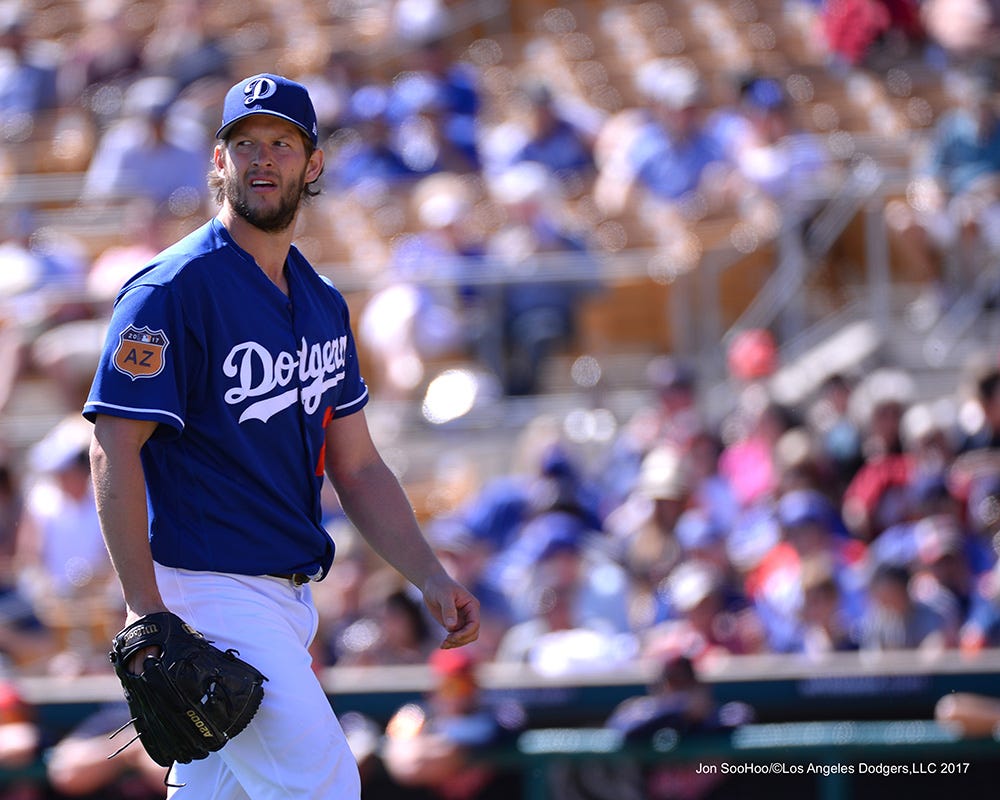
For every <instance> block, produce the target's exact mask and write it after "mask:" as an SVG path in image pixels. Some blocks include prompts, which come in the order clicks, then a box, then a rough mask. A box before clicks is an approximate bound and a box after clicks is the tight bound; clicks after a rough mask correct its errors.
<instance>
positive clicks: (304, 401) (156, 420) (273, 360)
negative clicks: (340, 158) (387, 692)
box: [84, 74, 479, 800]
mask: <svg viewBox="0 0 1000 800" xmlns="http://www.w3.org/2000/svg"><path fill="white" fill-rule="evenodd" d="M217 137H218V142H217V144H216V147H215V151H214V155H213V159H212V166H213V168H212V170H211V172H210V177H209V184H210V187H211V188H214V189H215V190H216V192H217V197H218V200H219V202H220V206H221V208H220V211H219V213H218V215H217V216H216V217H215V218H214V219H212V220H211V221H209V222H208V223H206V224H205V225H204V226H202V227H201V228H199V229H198V230H196V231H194V232H193V233H191V234H190V235H188V236H187V237H185V238H184V239H182V240H181V241H179V242H177V243H176V244H174V245H173V246H172V247H169V248H168V249H166V250H165V251H163V252H162V253H160V254H159V255H158V256H157V257H156V258H154V259H153V261H152V262H151V263H150V264H148V265H147V266H146V267H145V268H144V269H142V270H141V271H140V272H139V273H137V274H136V275H135V276H134V277H132V278H131V279H130V280H129V281H128V282H127V283H126V285H125V286H124V287H123V288H122V290H121V292H120V293H119V295H118V297H117V299H116V301H115V307H114V311H113V313H112V316H111V322H110V328H109V331H108V336H107V342H106V345H105V349H104V353H103V356H102V358H101V362H100V365H99V367H98V370H97V374H96V377H95V379H94V382H93V386H92V388H91V392H90V396H89V398H88V399H87V402H86V405H85V407H84V415H85V416H86V417H87V418H88V419H90V420H91V421H92V422H93V423H94V438H93V443H92V446H91V461H92V465H93V475H94V484H95V490H96V497H97V502H98V510H99V514H100V519H101V525H102V530H103V534H104V538H105V540H106V544H107V547H108V550H109V552H110V554H111V559H112V562H113V564H114V566H115V570H116V572H117V575H118V578H119V580H120V582H121V586H122V591H123V594H124V598H125V603H126V606H127V611H128V617H127V622H133V621H135V620H137V619H139V618H140V617H142V616H143V615H146V614H150V613H156V612H162V611H171V612H173V613H174V614H176V615H178V616H180V617H181V618H182V619H183V620H184V621H185V622H187V623H189V624H190V625H192V626H193V627H195V628H196V629H198V630H199V631H201V632H202V633H203V634H204V635H205V636H206V637H207V638H208V639H210V640H212V641H214V642H215V643H216V645H217V646H218V647H220V648H234V649H235V650H237V651H239V654H240V657H241V658H243V659H245V660H246V661H248V662H250V663H251V664H252V665H254V666H255V667H257V669H259V670H260V671H261V672H262V673H263V674H264V675H265V676H267V678H268V681H267V683H266V685H265V695H264V701H263V704H262V705H261V707H260V710H259V712H258V713H257V715H256V717H255V718H254V720H253V722H252V723H251V724H250V726H249V727H248V728H247V729H246V730H244V731H243V732H242V733H240V734H239V735H238V736H236V737H235V738H233V740H232V741H230V742H229V743H228V744H227V745H226V746H225V748H223V749H222V750H220V751H218V752H216V753H213V754H212V755H211V756H209V757H208V758H206V759H203V760H197V761H194V762H192V763H188V764H175V765H174V767H173V769H172V771H171V774H170V776H169V783H170V784H173V785H172V787H171V789H170V795H169V796H171V797H177V798H188V799H189V800H208V799H209V798H212V799H213V800H236V799H237V798H251V799H252V800H276V799H277V798H282V799H283V800H284V799H285V798H296V800H300V799H303V800H305V799H308V798H311V799H312V800H332V798H337V800H341V799H344V800H347V799H348V798H352V797H353V798H358V797H359V795H360V785H359V777H358V771H357V767H356V764H355V762H354V759H353V757H352V755H351V751H350V750H349V748H348V746H347V742H346V740H345V738H344V735H343V732H342V731H341V728H340V725H339V723H338V721H337V719H336V717H335V716H334V714H333V712H332V710H331V707H330V704H329V702H328V700H327V697H326V695H325V694H324V692H323V690H322V688H321V686H320V684H319V682H318V681H317V680H316V677H315V675H314V673H313V671H312V668H311V663H310V657H309V653H308V651H307V648H308V645H309V643H310V641H311V639H312V638H313V636H314V635H315V632H316V624H317V612H316V608H315V606H314V605H313V603H312V598H311V594H310V584H311V582H312V581H318V580H322V579H323V577H324V576H325V575H326V573H327V571H328V570H329V568H330V564H331V562H332V561H333V557H334V547H335V545H334V542H333V541H332V540H331V538H330V536H329V535H328V534H327V532H326V531H325V530H324V528H323V527H322V525H321V524H320V489H321V486H322V483H323V480H324V475H325V476H328V477H329V479H330V481H331V482H332V484H333V486H334V487H335V488H336V490H337V493H338V495H339V498H340V501H341V503H342V505H343V508H344V510H345V512H346V513H347V515H348V516H349V518H350V519H351V521H352V523H353V524H354V525H355V527H356V528H357V529H358V531H359V532H360V533H361V534H362V535H363V536H364V537H365V539H366V540H367V541H368V542H369V543H370V544H371V545H372V547H373V548H374V550H375V551H376V552H378V553H379V554H380V555H381V556H383V557H384V558H385V559H386V561H387V562H389V563H390V564H391V565H392V566H393V567H395V568H396V569H398V570H399V572H400V573H401V574H402V575H403V576H405V577H406V578H407V579H408V580H410V581H412V582H413V583H414V584H415V585H416V586H417V587H418V588H419V589H421V590H422V592H423V596H424V601H425V602H426V604H427V606H428V608H429V609H430V611H431V613H432V614H433V615H434V616H435V617H436V618H437V620H438V621H439V622H440V623H441V624H442V625H443V626H444V628H445V629H446V631H447V634H446V637H445V639H444V641H443V642H442V645H441V646H442V647H443V648H451V647H457V646H460V645H464V644H467V643H468V642H471V641H473V640H474V639H475V638H476V636H477V635H478V628H479V606H478V602H477V600H476V599H475V598H474V597H473V596H472V595H471V594H470V593H469V592H468V591H467V590H466V589H465V588H464V587H462V586H461V585H459V584H458V583H456V582H455V581H454V580H452V579H451V578H450V577H449V576H448V574H447V573H446V572H445V570H444V568H443V567H442V566H441V564H440V562H439V561H438V560H437V558H436V557H435V556H434V554H433V552H432V550H431V549H430V547H429V546H428V544H427V542H426V540H425V539H424V537H423V535H422V533H421V531H420V530H419V528H418V525H417V522H416V520H415V518H414V515H413V512H412V509H411V506H410V504H409V502H408V501H407V499H406V496H405V494H404V492H403V490H402V488H401V486H400V485H399V482H398V481H397V480H396V478H395V477H394V475H393V474H392V473H391V472H390V470H389V469H388V468H387V466H386V464H385V463H384V461H383V460H382V458H381V456H380V455H379V453H378V451H377V449H376V448H375V446H374V444H373V442H372V439H371V436H370V434H369V430H368V427H367V424H366V421H365V414H364V411H363V409H364V406H365V404H366V402H367V400H368V392H367V389H366V387H365V383H364V381H363V380H362V378H361V375H360V372H359V366H358V357H357V352H356V350H355V345H354V339H353V337H352V334H351V328H350V325H349V317H348V309H347V306H346V304H345V301H344V298H343V297H342V296H341V294H340V293H339V292H338V291H337V290H336V289H335V288H334V287H333V286H332V285H331V284H330V283H329V282H327V281H326V280H325V279H323V278H321V277H320V276H319V275H318V274H317V273H316V272H315V271H314V270H313V268H312V267H311V266H310V264H309V263H308V262H307V261H306V259H305V258H304V257H303V256H302V254H301V253H300V252H299V251H298V250H297V249H296V248H295V247H293V246H292V238H293V231H294V227H295V226H294V223H295V219H296V213H297V209H298V207H299V203H300V200H301V199H302V198H303V197H304V196H307V195H310V194H312V193H314V183H315V182H316V181H317V179H318V178H319V177H320V174H321V173H322V171H323V151H322V150H321V149H319V148H318V147H317V142H318V140H317V123H316V114H315V111H314V110H313V105H312V102H311V100H310V98H309V95H308V92H307V91H306V89H305V87H303V86H302V85H300V84H298V83H296V82H294V81H291V80H288V79H287V78H284V77H281V76H278V75H272V74H261V75H255V76H253V77H250V78H247V79H245V80H243V81H240V82H239V83H238V84H236V85H235V86H233V87H232V89H230V91H229V92H228V94H227V95H226V98H225V104H224V108H223V115H222V125H221V127H220V128H219V130H218V134H217ZM142 655H143V654H140V657H137V659H135V660H134V661H133V664H134V665H135V668H134V670H133V671H136V672H137V671H139V669H138V666H139V664H140V663H141V662H140V660H139V658H141V656H142Z"/></svg>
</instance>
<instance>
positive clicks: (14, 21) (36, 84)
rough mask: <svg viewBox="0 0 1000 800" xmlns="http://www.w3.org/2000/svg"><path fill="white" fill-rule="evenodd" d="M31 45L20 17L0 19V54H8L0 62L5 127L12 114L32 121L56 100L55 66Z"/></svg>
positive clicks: (56, 65)
mask: <svg viewBox="0 0 1000 800" xmlns="http://www.w3.org/2000/svg"><path fill="white" fill-rule="evenodd" d="M34 44H35V43H33V42H32V41H31V39H30V38H29V36H28V34H27V31H26V30H25V28H24V20H23V19H22V18H21V17H20V16H18V15H10V16H9V17H8V18H7V19H3V20H0V51H2V50H7V51H8V53H9V54H10V58H9V59H5V60H2V61H0V111H2V112H3V114H4V117H5V119H6V122H5V124H9V123H10V118H11V115H14V114H27V115H29V116H30V117H32V118H33V117H34V116H35V115H37V114H38V113H39V112H40V111H45V110H47V109H50V108H54V107H55V106H56V103H57V101H58V98H57V90H56V86H57V83H56V78H57V75H58V63H57V62H56V61H54V60H51V59H46V58H45V57H44V56H43V55H41V54H40V53H39V52H38V48H37V47H34V46H33V45H34Z"/></svg>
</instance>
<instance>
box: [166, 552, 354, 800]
mask: <svg viewBox="0 0 1000 800" xmlns="http://www.w3.org/2000/svg"><path fill="white" fill-rule="evenodd" d="M156 578H157V583H158V585H159V588H160V593H161V594H162V596H163V600H164V602H165V603H166V605H167V608H169V609H170V610H171V611H173V612H174V613H175V614H177V615H178V616H179V617H180V618H181V619H183V620H185V621H186V622H188V623H190V624H191V625H192V626H193V627H195V628H196V629H197V630H199V631H201V632H202V633H203V634H204V635H205V636H206V638H208V639H210V640H211V641H213V642H214V643H215V645H216V646H217V647H220V648H222V649H223V650H225V649H227V648H233V649H235V650H238V651H239V654H240V657H241V658H243V659H245V660H246V661H248V662H249V663H251V664H253V665H254V666H255V667H257V669H259V670H260V671H261V672H262V673H264V675H266V676H267V678H268V680H267V682H266V683H265V684H264V701H263V703H261V707H260V710H259V711H258V712H257V715H256V716H255V717H254V719H253V721H252V722H251V723H250V725H249V726H248V727H247V728H246V729H245V730H244V731H243V732H242V733H240V734H239V735H237V736H236V737H234V738H233V740H232V741H230V742H229V743H227V744H226V746H225V747H224V748H223V749H222V750H220V751H219V752H217V753H213V754H212V755H210V756H209V757H208V758H206V759H203V760H200V761H193V762H191V763H190V764H175V765H174V766H173V769H172V770H171V773H170V783H172V784H177V785H178V787H179V788H172V789H170V790H169V792H168V795H167V796H168V798H174V800H291V799H292V798H294V799H295V800H352V798H354V800H357V799H358V798H360V796H361V780H360V777H359V775H358V767H357V763H356V761H355V759H354V756H353V754H352V753H351V750H350V747H349V746H348V744H347V740H346V738H345V737H344V732H343V730H342V729H341V727H340V723H339V722H338V721H337V718H336V716H335V715H334V713H333V709H332V708H331V707H330V702H329V700H328V698H327V697H326V694H325V692H324V691H323V688H322V686H321V685H320V683H319V680H318V679H317V677H316V674H315V673H314V671H313V667H312V660H311V658H310V655H309V652H308V647H309V644H310V642H311V641H312V638H313V637H314V636H315V635H316V628H317V621H318V613H317V611H316V607H315V605H314V604H313V602H312V593H311V591H310V589H309V585H308V584H306V585H304V586H299V587H296V586H293V585H292V583H291V581H289V580H283V579H281V578H272V577H253V576H245V575H231V574H227V573H217V572H192V571H189V570H181V569H175V568H171V567H163V566H161V565H159V564H158V565H157V567H156Z"/></svg>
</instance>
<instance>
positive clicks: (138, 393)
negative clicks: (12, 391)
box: [83, 284, 187, 436]
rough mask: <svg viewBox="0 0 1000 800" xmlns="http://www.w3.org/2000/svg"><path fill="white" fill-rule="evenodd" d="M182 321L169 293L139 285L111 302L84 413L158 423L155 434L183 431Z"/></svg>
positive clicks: (183, 331)
mask: <svg viewBox="0 0 1000 800" xmlns="http://www.w3.org/2000/svg"><path fill="white" fill-rule="evenodd" d="M185 356H186V354H185V325H184V319H183V316H182V313H181V309H180V304H179V303H178V302H177V301H176V299H175V298H174V295H173V292H171V291H169V290H168V289H166V288H164V287H162V286H155V285H145V284H140V285H137V286H133V287H131V288H129V289H127V290H126V291H125V292H124V293H123V294H122V295H121V296H120V297H119V299H118V301H117V302H116V304H115V308H114V311H113V312H112V315H111V322H110V324H109V326H108V333H107V338H106V340H105V343H104V349H103V351H102V353H101V359H100V362H99V364H98V368H97V373H96V375H95V376H94V382H93V384H92V386H91V389H90V395H89V396H88V398H87V402H86V404H85V405H84V409H83V413H84V416H85V417H86V418H87V419H89V420H91V421H93V420H94V419H95V418H96V417H97V416H98V415H99V414H108V415H110V416H116V417H125V418H128V419H135V420H147V421H152V422H158V423H161V425H160V427H159V428H157V432H156V434H155V435H156V436H170V435H171V434H173V435H179V434H180V433H181V432H182V431H183V430H184V418H185V411H186V409H185V401H184V398H185V397H186V395H187V392H186V378H185V376H186V369H185V367H186V358H185Z"/></svg>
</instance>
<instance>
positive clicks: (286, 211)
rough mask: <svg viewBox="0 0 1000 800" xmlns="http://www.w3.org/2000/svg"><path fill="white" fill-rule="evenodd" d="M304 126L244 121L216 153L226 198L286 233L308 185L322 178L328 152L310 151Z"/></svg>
mask: <svg viewBox="0 0 1000 800" xmlns="http://www.w3.org/2000/svg"><path fill="white" fill-rule="evenodd" d="M306 148H307V145H306V142H305V140H304V139H303V137H302V135H301V134H300V133H299V129H298V128H296V127H295V126H294V125H292V124H291V123H289V122H285V121H284V120H282V119H279V118H277V117H272V116H267V115H258V116H251V117H248V118H247V119H245V120H243V121H242V122H240V123H238V124H237V125H236V126H235V127H234V128H233V130H232V131H231V132H230V134H229V138H228V140H227V141H226V142H225V143H223V144H220V145H219V146H218V147H217V148H216V151H215V165H216V169H217V170H219V172H220V175H221V176H222V179H223V196H224V199H225V202H226V203H228V204H229V206H230V207H231V208H232V209H233V211H235V212H236V214H237V215H238V216H240V217H242V218H243V219H244V220H246V221H247V222H248V223H250V224H251V225H253V226H254V227H256V228H259V229H260V230H262V231H265V232H268V233H274V232H278V231H283V230H285V229H287V228H288V226H289V225H291V224H292V222H293V221H294V220H295V214H296V212H297V211H298V208H299V202H300V201H301V199H302V195H303V191H304V189H305V187H306V184H307V183H309V182H311V181H313V180H315V179H316V178H317V177H319V173H320V171H321V169H322V163H323V159H322V151H321V150H315V151H314V152H313V153H312V155H307V149H306Z"/></svg>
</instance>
